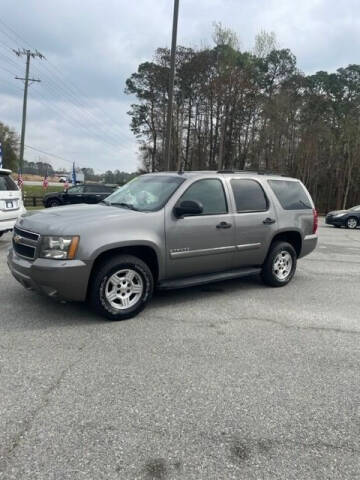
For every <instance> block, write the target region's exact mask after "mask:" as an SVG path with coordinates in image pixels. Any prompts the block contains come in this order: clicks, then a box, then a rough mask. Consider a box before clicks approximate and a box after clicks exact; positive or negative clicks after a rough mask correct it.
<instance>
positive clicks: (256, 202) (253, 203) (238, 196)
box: [230, 179, 268, 213]
mask: <svg viewBox="0 0 360 480" xmlns="http://www.w3.org/2000/svg"><path fill="white" fill-rule="evenodd" d="M230 183H231V188H232V191H233V193H234V197H235V204H236V210H237V211H238V212H243V213H245V212H264V211H266V210H267V209H268V200H267V198H266V196H265V193H264V190H263V189H262V187H261V185H260V184H259V183H258V182H256V181H255V180H243V179H238V180H235V179H234V180H231V182H230Z"/></svg>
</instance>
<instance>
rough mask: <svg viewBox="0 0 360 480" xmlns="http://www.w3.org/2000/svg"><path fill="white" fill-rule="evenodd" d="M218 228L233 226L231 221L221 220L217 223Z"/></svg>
mask: <svg viewBox="0 0 360 480" xmlns="http://www.w3.org/2000/svg"><path fill="white" fill-rule="evenodd" d="M216 228H231V223H227V222H220V223H218V224H217V225H216Z"/></svg>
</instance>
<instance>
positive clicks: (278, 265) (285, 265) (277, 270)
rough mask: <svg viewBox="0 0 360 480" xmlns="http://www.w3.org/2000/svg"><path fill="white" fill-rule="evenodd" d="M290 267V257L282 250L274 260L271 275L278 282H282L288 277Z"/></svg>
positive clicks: (291, 263) (291, 261)
mask: <svg viewBox="0 0 360 480" xmlns="http://www.w3.org/2000/svg"><path fill="white" fill-rule="evenodd" d="M292 266H293V259H292V256H291V255H290V253H289V252H287V251H286V250H282V251H281V252H280V253H278V254H277V255H276V257H275V258H274V262H273V274H274V276H275V277H276V278H277V279H278V280H280V281H284V280H286V279H287V278H288V276H289V275H290V273H291V270H292Z"/></svg>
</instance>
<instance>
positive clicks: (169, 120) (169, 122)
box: [165, 0, 179, 170]
mask: <svg viewBox="0 0 360 480" xmlns="http://www.w3.org/2000/svg"><path fill="white" fill-rule="evenodd" d="M178 18H179V0H174V17H173V28H172V41H171V55H170V75H169V98H168V106H167V117H166V144H165V161H166V164H167V169H168V170H170V167H171V153H170V150H171V125H172V112H173V97H174V77H175V54H176V39H177V26H178Z"/></svg>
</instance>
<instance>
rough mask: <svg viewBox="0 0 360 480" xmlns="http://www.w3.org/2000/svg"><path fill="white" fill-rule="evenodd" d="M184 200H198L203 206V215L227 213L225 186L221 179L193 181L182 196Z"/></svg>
mask: <svg viewBox="0 0 360 480" xmlns="http://www.w3.org/2000/svg"><path fill="white" fill-rule="evenodd" d="M183 200H196V201H198V202H200V203H201V204H202V206H203V213H202V215H217V214H221V213H227V204H226V199H225V193H224V188H223V186H222V183H221V181H220V180H217V179H215V178H208V179H206V180H198V181H197V182H195V183H193V184H192V185H191V186H190V187H189V188H188V189H187V190H186V192H185V193H184V194H183V196H182V197H181V201H183Z"/></svg>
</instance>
